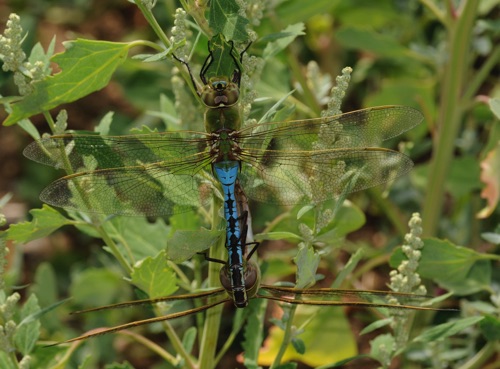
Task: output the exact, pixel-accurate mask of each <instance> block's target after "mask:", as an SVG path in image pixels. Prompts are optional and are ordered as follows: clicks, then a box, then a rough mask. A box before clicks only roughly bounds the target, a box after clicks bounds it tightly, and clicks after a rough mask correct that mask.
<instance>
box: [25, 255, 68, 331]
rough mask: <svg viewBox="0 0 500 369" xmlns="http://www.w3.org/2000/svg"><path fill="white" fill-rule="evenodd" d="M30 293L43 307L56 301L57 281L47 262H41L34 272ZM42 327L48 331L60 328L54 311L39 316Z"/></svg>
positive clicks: (59, 322)
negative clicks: (33, 281)
mask: <svg viewBox="0 0 500 369" xmlns="http://www.w3.org/2000/svg"><path fill="white" fill-rule="evenodd" d="M30 293H33V294H35V295H36V296H37V298H38V301H39V304H40V307H42V308H45V307H48V306H51V305H53V304H56V303H57V281H56V275H55V272H54V269H53V267H52V265H51V264H49V263H46V262H44V263H42V264H40V265H39V266H38V268H37V269H36V272H35V283H34V284H33V285H32V286H31V288H30ZM40 321H41V323H42V326H43V327H44V329H46V330H48V331H49V332H55V331H60V330H61V328H62V327H61V321H60V319H58V317H57V314H56V312H55V311H51V312H48V311H47V312H46V313H45V314H44V315H42V316H41V317H40Z"/></svg>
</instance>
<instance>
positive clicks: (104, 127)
mask: <svg viewBox="0 0 500 369" xmlns="http://www.w3.org/2000/svg"><path fill="white" fill-rule="evenodd" d="M114 114H115V113H114V112H112V111H108V112H107V113H106V115H105V116H104V117H102V119H101V120H100V122H99V124H98V125H97V126H96V127H95V128H94V131H95V132H97V133H99V134H101V135H103V136H105V135H109V130H110V127H111V123H113V115H114Z"/></svg>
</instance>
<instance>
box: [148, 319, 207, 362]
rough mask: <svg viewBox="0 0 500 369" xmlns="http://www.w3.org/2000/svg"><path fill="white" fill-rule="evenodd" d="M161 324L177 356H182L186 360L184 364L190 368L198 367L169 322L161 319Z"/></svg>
mask: <svg viewBox="0 0 500 369" xmlns="http://www.w3.org/2000/svg"><path fill="white" fill-rule="evenodd" d="M157 315H158V314H157ZM162 325H163V330H164V331H165V333H166V334H167V337H168V339H169V340H170V343H171V344H172V346H173V347H174V350H175V352H177V354H178V355H179V356H181V357H182V358H184V360H185V361H186V366H188V367H189V368H190V369H197V368H198V367H197V365H196V364H195V362H194V361H193V359H192V358H191V355H190V354H189V352H187V351H186V349H185V348H184V346H183V345H182V341H181V339H180V338H179V336H178V335H177V333H176V332H175V329H174V328H173V327H172V325H171V324H170V322H168V321H163V322H162ZM162 351H163V350H162Z"/></svg>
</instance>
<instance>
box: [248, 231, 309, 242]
mask: <svg viewBox="0 0 500 369" xmlns="http://www.w3.org/2000/svg"><path fill="white" fill-rule="evenodd" d="M255 239H256V240H257V241H263V240H271V241H272V240H301V239H302V237H300V236H299V235H298V234H295V233H292V232H267V233H258V234H256V235H255Z"/></svg>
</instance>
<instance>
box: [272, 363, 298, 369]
mask: <svg viewBox="0 0 500 369" xmlns="http://www.w3.org/2000/svg"><path fill="white" fill-rule="evenodd" d="M276 369H297V363H285V364H281V365H278V366H277V367H276Z"/></svg>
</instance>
